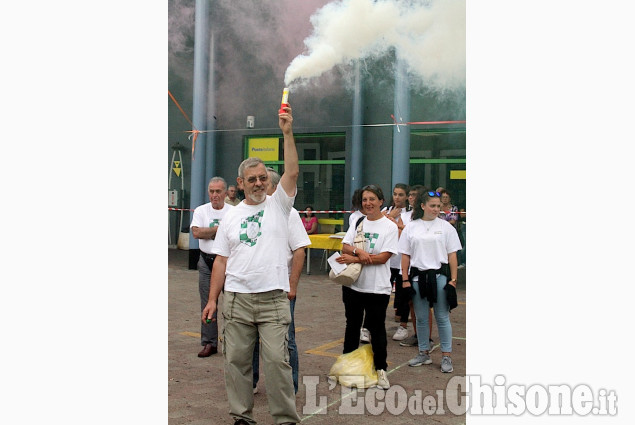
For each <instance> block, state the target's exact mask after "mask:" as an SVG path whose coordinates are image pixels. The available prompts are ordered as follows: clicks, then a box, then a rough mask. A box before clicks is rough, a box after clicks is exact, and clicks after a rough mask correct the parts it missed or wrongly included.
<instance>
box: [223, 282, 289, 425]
mask: <svg viewBox="0 0 635 425" xmlns="http://www.w3.org/2000/svg"><path fill="white" fill-rule="evenodd" d="M222 313H223V318H224V328H223V355H224V358H225V387H226V389H227V398H228V399H229V413H230V415H231V416H232V417H233V418H234V419H244V420H246V421H247V422H249V423H255V421H254V419H253V414H252V410H253V407H254V394H253V385H252V384H253V382H252V381H253V373H252V358H253V352H254V345H255V343H256V340H257V339H258V336H259V335H260V344H261V346H260V355H261V356H262V360H263V362H262V363H263V366H264V372H265V376H266V378H265V387H266V389H267V402H268V404H269V411H270V412H271V415H272V416H273V419H274V422H275V423H276V424H282V423H299V422H300V418H299V416H298V413H297V411H296V407H295V391H294V389H293V377H292V375H291V365H290V364H289V350H288V347H287V343H288V331H289V323H291V312H290V309H289V300H288V299H287V293H286V292H284V291H283V290H280V289H278V290H274V291H268V292H260V293H256V294H242V293H238V292H228V291H225V294H224V296H223V309H222Z"/></svg>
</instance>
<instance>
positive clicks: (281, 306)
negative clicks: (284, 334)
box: [272, 289, 291, 325]
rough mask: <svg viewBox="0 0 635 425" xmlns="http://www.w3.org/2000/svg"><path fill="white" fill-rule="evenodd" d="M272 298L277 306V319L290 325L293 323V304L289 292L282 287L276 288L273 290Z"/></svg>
mask: <svg viewBox="0 0 635 425" xmlns="http://www.w3.org/2000/svg"><path fill="white" fill-rule="evenodd" d="M272 299H273V303H274V305H275V308H276V321H277V322H278V323H281V324H283V325H289V324H290V323H291V306H290V305H289V299H288V298H287V293H286V292H284V291H283V290H282V289H278V290H275V291H273V292H272Z"/></svg>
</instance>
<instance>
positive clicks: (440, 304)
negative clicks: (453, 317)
mask: <svg viewBox="0 0 635 425" xmlns="http://www.w3.org/2000/svg"><path fill="white" fill-rule="evenodd" d="M447 281H448V278H447V277H445V276H443V275H442V274H439V275H437V302H436V303H434V305H433V307H434V318H435V320H436V322H437V329H438V330H439V339H440V340H441V351H442V352H444V353H451V352H452V324H451V323H450V306H449V305H448V300H447V298H446V297H445V291H444V290H443V287H444V286H445V284H446V283H447ZM412 287H413V288H414V289H415V291H416V292H417V293H416V294H415V295H414V296H413V297H412V304H413V306H414V309H415V315H416V316H417V335H428V333H429V332H430V325H429V324H428V312H429V311H430V304H429V303H428V299H427V298H421V296H420V295H419V277H415V278H413V279H412ZM428 350H430V342H429V341H428V338H419V351H428Z"/></svg>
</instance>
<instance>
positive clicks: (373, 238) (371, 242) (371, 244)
mask: <svg viewBox="0 0 635 425" xmlns="http://www.w3.org/2000/svg"><path fill="white" fill-rule="evenodd" d="M364 237H365V238H366V240H367V241H368V244H369V245H368V250H369V251H370V250H371V249H373V248H375V242H377V239H379V233H367V232H366V233H364Z"/></svg>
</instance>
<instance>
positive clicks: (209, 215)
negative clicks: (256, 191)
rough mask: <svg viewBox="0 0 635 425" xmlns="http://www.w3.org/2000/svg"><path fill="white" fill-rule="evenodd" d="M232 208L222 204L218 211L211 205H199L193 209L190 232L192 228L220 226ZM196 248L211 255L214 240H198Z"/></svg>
mask: <svg viewBox="0 0 635 425" xmlns="http://www.w3.org/2000/svg"><path fill="white" fill-rule="evenodd" d="M232 208H234V207H233V206H231V205H229V204H224V205H223V208H221V209H220V210H215V209H214V208H213V207H212V203H211V202H208V203H207V204H203V205H200V206H198V207H196V208H195V209H194V214H193V215H192V222H191V223H190V230H191V229H192V227H194V226H196V227H216V226H218V225H219V224H220V222H221V220H222V219H223V217H224V216H225V214H226V213H227V211H229V210H230V209H232ZM198 247H199V249H200V250H201V251H203V252H204V253H206V254H211V253H212V248H214V239H199V240H198Z"/></svg>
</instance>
